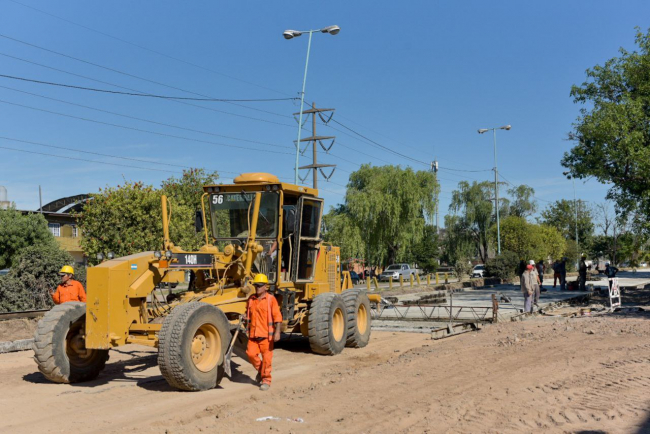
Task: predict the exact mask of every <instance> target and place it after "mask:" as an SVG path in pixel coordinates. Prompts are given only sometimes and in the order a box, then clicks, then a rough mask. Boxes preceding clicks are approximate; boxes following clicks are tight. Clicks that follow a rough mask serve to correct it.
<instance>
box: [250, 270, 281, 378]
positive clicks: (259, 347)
mask: <svg viewBox="0 0 650 434" xmlns="http://www.w3.org/2000/svg"><path fill="white" fill-rule="evenodd" d="M253 285H254V286H255V294H253V295H251V296H250V297H249V299H248V302H247V304H246V322H247V323H248V347H247V348H246V355H247V356H248V360H249V361H250V362H251V363H252V364H253V366H254V367H255V369H256V370H257V377H256V378H255V381H257V383H259V385H260V390H269V388H270V387H271V363H272V361H273V345H274V343H275V342H277V341H279V340H280V331H281V325H282V314H281V313H280V308H279V307H278V301H277V300H276V299H275V297H274V296H273V295H271V294H269V293H268V292H267V291H268V289H269V279H268V278H267V277H266V275H264V274H261V273H260V274H256V275H255V278H254V279H253ZM260 356H261V357H262V359H261V360H260Z"/></svg>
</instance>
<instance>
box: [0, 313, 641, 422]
mask: <svg viewBox="0 0 650 434" xmlns="http://www.w3.org/2000/svg"><path fill="white" fill-rule="evenodd" d="M649 338H650V316H649V315H648V314H644V313H626V314H613V315H609V316H605V317H579V318H569V319H567V318H559V317H540V318H536V319H532V320H529V321H525V322H517V323H503V324H498V325H493V326H486V327H485V328H484V329H483V330H482V331H480V332H476V333H466V334H463V335H459V336H457V337H453V338H448V339H444V340H439V341H432V340H430V339H429V338H428V335H426V334H409V333H390V332H373V336H372V340H371V343H370V345H369V346H368V347H366V348H363V349H357V350H353V349H346V350H345V351H344V352H343V354H341V355H339V356H335V357H323V356H317V355H314V354H311V353H309V352H308V344H307V342H306V341H305V340H304V339H292V340H291V341H289V342H286V341H285V342H283V343H282V345H280V348H279V349H276V351H275V356H274V372H273V386H272V388H271V390H269V391H268V392H261V391H259V390H257V388H256V387H255V386H254V385H253V384H251V383H252V381H251V377H253V375H254V371H253V369H252V367H251V366H250V365H249V364H248V363H244V362H243V361H242V359H240V358H237V357H236V358H234V362H236V364H238V365H239V366H238V368H237V371H236V374H235V376H234V378H233V380H229V379H224V381H223V382H222V383H221V386H220V387H219V388H218V389H215V390H211V391H207V392H199V393H191V392H179V391H176V390H173V389H171V388H170V387H169V386H168V385H167V383H166V382H165V380H164V379H163V378H162V377H161V375H160V371H159V370H158V368H157V366H156V356H155V352H154V351H153V350H152V349H150V348H147V347H140V346H126V347H123V348H120V349H118V350H116V351H112V352H111V360H110V361H109V364H108V366H107V369H106V370H105V372H104V373H102V375H101V376H100V377H99V378H98V379H97V380H95V381H93V382H91V383H85V384H80V385H61V384H52V383H49V382H47V381H46V380H45V379H44V378H43V377H42V375H41V374H40V373H38V371H37V369H36V366H35V364H34V362H33V361H32V359H31V356H32V354H31V352H29V351H24V352H18V353H10V354H3V355H0V391H2V393H0V409H2V410H1V413H2V417H0V432H11V433H20V432H64V431H72V430H74V431H76V432H136V431H137V432H140V431H144V432H160V433H163V432H167V433H190V432H192V433H193V432H200V431H209V432H269V431H280V432H337V433H338V432H391V433H392V432H459V433H460V432H462V433H469V432H471V433H477V432H479V433H480V432H495V433H496V432H499V433H504V432H505V433H507V432H532V431H540V430H541V431H546V432H612V433H618V432H620V433H630V432H639V433H640V432H649V431H650V422H649V421H650V408H649V404H650V339H649ZM265 416H274V417H278V418H279V420H270V421H262V422H258V421H256V419H257V418H261V417H265ZM298 418H300V419H302V421H303V422H302V423H300V422H299V421H298V420H297V419H298ZM288 419H290V420H288Z"/></svg>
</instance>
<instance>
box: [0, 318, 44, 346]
mask: <svg viewBox="0 0 650 434" xmlns="http://www.w3.org/2000/svg"><path fill="white" fill-rule="evenodd" d="M37 324H38V319H27V318H21V319H10V320H6V321H0V342H7V341H17V340H18V339H31V338H32V337H33V336H34V331H35V330H36V325H37Z"/></svg>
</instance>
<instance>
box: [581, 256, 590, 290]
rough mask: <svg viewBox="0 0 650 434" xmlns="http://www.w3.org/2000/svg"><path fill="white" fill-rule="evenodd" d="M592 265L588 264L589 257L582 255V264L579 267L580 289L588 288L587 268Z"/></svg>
mask: <svg viewBox="0 0 650 434" xmlns="http://www.w3.org/2000/svg"><path fill="white" fill-rule="evenodd" d="M590 268H591V266H587V257H586V256H585V255H582V256H581V257H580V266H579V267H578V277H579V279H580V291H586V290H587V270H588V269H590Z"/></svg>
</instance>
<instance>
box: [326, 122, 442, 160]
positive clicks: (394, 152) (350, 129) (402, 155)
mask: <svg viewBox="0 0 650 434" xmlns="http://www.w3.org/2000/svg"><path fill="white" fill-rule="evenodd" d="M332 122H334V123H336V124H337V125H340V126H342V127H343V128H345V129H346V130H348V131H350V132H352V133H354V134H356V135H357V136H359V137H361V138H363V139H364V140H366V141H367V142H369V143H371V144H373V145H374V146H376V147H379V148H381V149H384V150H385V151H388V152H390V153H391V154H394V155H398V156H400V157H402V158H405V159H407V160H410V161H413V162H415V163H420V164H423V165H425V166H429V163H425V162H424V161H420V160H417V159H415V158H412V157H409V156H408V155H404V154H401V153H399V152H397V151H395V150H393V149H391V148H389V147H387V146H384V145H382V144H381V143H377V142H375V141H374V140H372V139H369V138H368V137H366V136H364V135H363V134H361V133H359V132H358V131H355V130H354V129H352V128H350V127H348V126H346V125H344V124H342V123H341V122H339V121H337V120H336V119H332Z"/></svg>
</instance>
